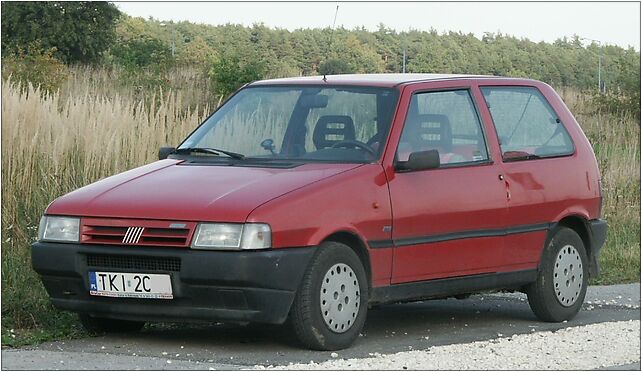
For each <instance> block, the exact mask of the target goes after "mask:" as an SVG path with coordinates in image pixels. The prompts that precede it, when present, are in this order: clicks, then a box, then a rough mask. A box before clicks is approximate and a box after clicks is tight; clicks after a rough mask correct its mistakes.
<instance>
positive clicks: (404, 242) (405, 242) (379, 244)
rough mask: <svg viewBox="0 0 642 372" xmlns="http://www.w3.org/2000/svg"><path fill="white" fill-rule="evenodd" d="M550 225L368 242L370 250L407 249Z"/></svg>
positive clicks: (545, 228) (536, 229)
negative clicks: (420, 245) (407, 247)
mask: <svg viewBox="0 0 642 372" xmlns="http://www.w3.org/2000/svg"><path fill="white" fill-rule="evenodd" d="M550 227H551V224H550V223H548V222H547V223H539V224H532V225H521V226H513V227H508V228H504V229H479V230H468V231H458V232H451V233H446V234H437V235H428V236H419V237H413V238H403V239H396V240H371V241H368V245H369V246H370V248H391V247H405V246H411V245H417V244H430V243H439V242H445V241H449V240H459V239H472V238H487V237H493V236H506V235H513V234H523V233H529V232H535V231H546V230H548V229H550Z"/></svg>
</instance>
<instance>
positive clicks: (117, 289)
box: [89, 271, 174, 299]
mask: <svg viewBox="0 0 642 372" xmlns="http://www.w3.org/2000/svg"><path fill="white" fill-rule="evenodd" d="M89 294H91V295H92V296H106V297H130V298H156V299H172V298H174V295H173V294H172V282H171V280H170V277H169V275H167V274H134V273H108V272H98V271H90V272H89Z"/></svg>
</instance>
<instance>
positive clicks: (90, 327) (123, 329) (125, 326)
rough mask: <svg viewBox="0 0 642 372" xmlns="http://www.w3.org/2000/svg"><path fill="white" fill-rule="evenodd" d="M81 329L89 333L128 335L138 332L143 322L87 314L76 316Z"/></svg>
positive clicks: (143, 324)
mask: <svg viewBox="0 0 642 372" xmlns="http://www.w3.org/2000/svg"><path fill="white" fill-rule="evenodd" d="M78 316H79V318H80V323H82V326H83V328H85V330H87V331H88V332H90V333H129V332H137V331H140V330H141V329H142V328H143V326H145V322H138V321H133V320H122V319H110V318H98V317H93V316H91V315H88V314H78Z"/></svg>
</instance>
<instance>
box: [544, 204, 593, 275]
mask: <svg viewBox="0 0 642 372" xmlns="http://www.w3.org/2000/svg"><path fill="white" fill-rule="evenodd" d="M588 223H589V222H588V220H587V219H586V218H584V217H583V216H580V215H575V214H574V215H569V216H566V217H564V218H562V219H561V220H559V221H558V222H556V223H554V224H553V226H551V230H550V231H551V232H552V231H553V230H554V229H555V227H558V226H560V227H567V228H569V229H571V230H573V231H575V232H576V233H577V235H579V236H580V239H582V243H584V249H585V250H586V255H587V257H588V258H589V263H591V262H593V260H592V259H591V257H592V256H593V252H592V241H591V233H590V228H589V226H588ZM551 238H552V235H551V234H549V237H548V239H547V240H546V241H547V243H546V244H548V242H549V241H550V239H551ZM595 270H596V268H594V267H593V265H592V264H591V265H589V274H590V276H594V275H596V273H595Z"/></svg>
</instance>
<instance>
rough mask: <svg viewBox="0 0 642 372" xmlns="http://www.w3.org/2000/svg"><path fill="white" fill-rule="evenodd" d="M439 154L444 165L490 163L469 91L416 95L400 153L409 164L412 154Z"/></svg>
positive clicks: (405, 127)
mask: <svg viewBox="0 0 642 372" xmlns="http://www.w3.org/2000/svg"><path fill="white" fill-rule="evenodd" d="M428 150H437V151H438V152H439V160H440V164H441V165H446V164H459V163H471V162H482V161H486V160H488V151H487V148H486V142H485V140H484V135H483V133H482V129H481V123H480V121H479V117H478V115H477V112H476V110H475V106H474V104H473V101H472V99H471V97H470V93H469V92H468V90H455V91H442V92H427V93H418V94H415V95H413V97H412V100H411V102H410V108H409V111H408V115H407V117H406V122H405V124H404V129H403V132H402V135H401V139H400V141H399V147H398V149H397V159H398V160H399V161H407V160H408V157H409V156H410V154H411V153H413V152H419V151H428Z"/></svg>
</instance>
